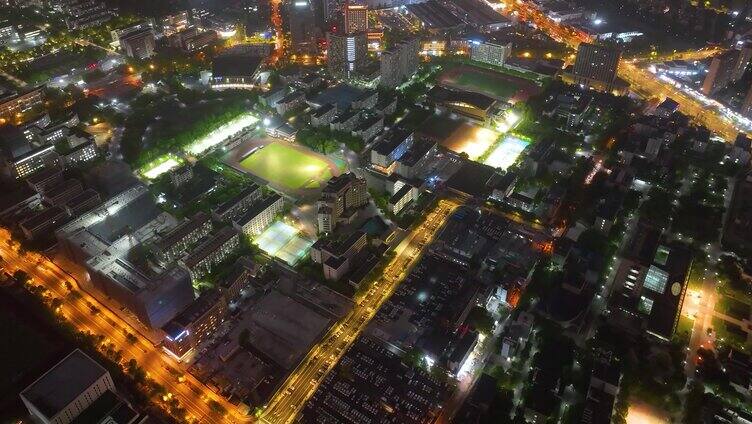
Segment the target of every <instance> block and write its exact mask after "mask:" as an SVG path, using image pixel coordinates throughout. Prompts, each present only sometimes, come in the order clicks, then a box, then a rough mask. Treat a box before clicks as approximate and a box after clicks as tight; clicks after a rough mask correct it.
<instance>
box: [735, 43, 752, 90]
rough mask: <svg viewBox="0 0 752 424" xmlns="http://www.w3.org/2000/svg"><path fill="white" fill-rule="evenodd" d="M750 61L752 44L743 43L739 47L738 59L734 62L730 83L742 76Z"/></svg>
mask: <svg viewBox="0 0 752 424" xmlns="http://www.w3.org/2000/svg"><path fill="white" fill-rule="evenodd" d="M750 59H752V43H744V44H742V45H741V46H740V47H739V58H738V59H737V60H736V66H734V72H733V75H732V77H731V80H732V81H739V80H740V79H741V78H742V76H744V72H746V71H747V67H748V66H749V61H750Z"/></svg>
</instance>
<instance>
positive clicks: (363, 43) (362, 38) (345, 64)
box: [326, 32, 368, 78]
mask: <svg viewBox="0 0 752 424" xmlns="http://www.w3.org/2000/svg"><path fill="white" fill-rule="evenodd" d="M326 38H327V51H326V52H327V53H326V58H327V67H328V69H329V73H331V74H332V75H334V76H336V77H338V78H347V77H349V76H351V74H352V73H353V72H356V71H358V70H360V69H362V68H363V66H364V65H365V63H366V58H367V55H368V45H367V40H366V33H364V32H360V33H354V34H335V33H327V35H326Z"/></svg>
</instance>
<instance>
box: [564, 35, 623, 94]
mask: <svg viewBox="0 0 752 424" xmlns="http://www.w3.org/2000/svg"><path fill="white" fill-rule="evenodd" d="M620 60H621V50H620V49H619V48H618V47H616V46H611V45H596V44H589V43H581V44H580V46H579V47H578V48H577V58H576V59H575V61H574V69H573V71H572V73H573V74H574V79H575V82H576V83H578V84H583V85H587V86H596V87H598V86H600V87H599V88H603V89H605V90H608V91H610V90H612V89H613V88H614V83H615V82H616V71H617V70H618V69H619V61H620Z"/></svg>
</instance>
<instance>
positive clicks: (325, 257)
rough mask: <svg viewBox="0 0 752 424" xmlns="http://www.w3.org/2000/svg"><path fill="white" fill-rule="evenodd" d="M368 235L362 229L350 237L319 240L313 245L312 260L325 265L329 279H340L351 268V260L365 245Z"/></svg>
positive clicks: (325, 273) (325, 272)
mask: <svg viewBox="0 0 752 424" xmlns="http://www.w3.org/2000/svg"><path fill="white" fill-rule="evenodd" d="M366 243H367V237H366V234H365V233H364V232H362V231H355V232H354V233H352V234H350V236H349V237H347V238H346V239H343V240H339V241H334V242H323V241H317V242H316V243H314V245H313V246H312V247H311V260H313V261H314V262H315V263H320V264H322V265H323V269H324V277H325V278H326V279H327V280H335V281H336V280H339V279H340V278H342V277H343V276H344V275H345V274H346V273H347V272H348V271H349V270H350V261H351V259H352V258H353V257H355V255H357V254H358V253H359V252H360V251H361V250H363V248H364V247H366Z"/></svg>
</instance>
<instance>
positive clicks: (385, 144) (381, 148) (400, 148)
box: [371, 128, 413, 175]
mask: <svg viewBox="0 0 752 424" xmlns="http://www.w3.org/2000/svg"><path fill="white" fill-rule="evenodd" d="M412 145H413V133H412V132H411V131H407V130H403V129H399V128H398V129H394V130H392V131H391V132H389V133H388V134H386V136H384V138H383V139H382V140H381V141H379V142H378V143H377V144H376V145H375V146H374V147H373V148H372V149H371V165H373V167H374V168H376V169H378V170H379V171H381V172H383V173H384V174H386V175H390V174H391V173H392V172H394V170H395V169H396V163H395V162H396V161H397V160H399V159H400V158H402V156H403V155H404V154H405V153H406V152H407V151H408V149H410V147H412Z"/></svg>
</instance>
